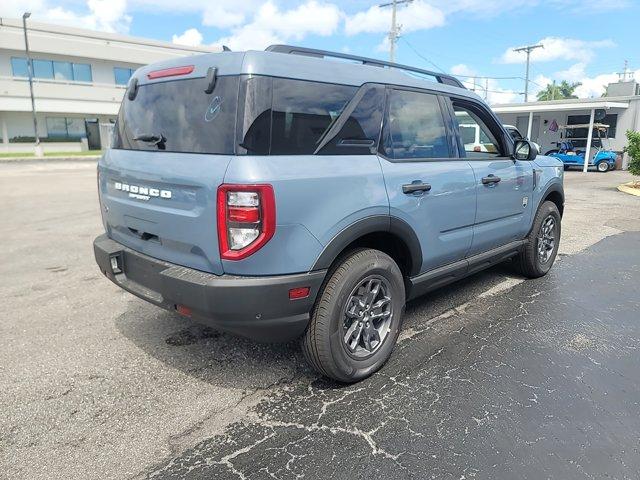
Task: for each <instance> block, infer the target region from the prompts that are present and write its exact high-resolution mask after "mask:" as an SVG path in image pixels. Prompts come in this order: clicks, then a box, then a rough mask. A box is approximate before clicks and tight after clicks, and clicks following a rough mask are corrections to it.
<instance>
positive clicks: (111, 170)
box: [99, 150, 231, 274]
mask: <svg viewBox="0 0 640 480" xmlns="http://www.w3.org/2000/svg"><path fill="white" fill-rule="evenodd" d="M230 159H231V157H230V156H224V155H215V156H205V155H198V154H184V153H168V152H163V153H160V154H158V153H156V152H145V151H130V150H110V151H108V152H107V153H106V154H105V156H104V157H103V159H102V160H101V162H100V165H99V172H100V177H99V178H100V185H99V188H100V194H101V203H102V215H103V221H104V224H105V229H106V231H107V234H108V235H109V237H111V238H112V239H113V240H115V241H117V242H119V243H122V244H123V245H125V246H127V247H129V248H132V249H133V250H136V251H139V252H142V253H145V254H147V255H150V256H152V257H155V258H158V259H161V260H165V261H167V262H171V263H176V264H178V265H183V266H187V267H190V268H195V269H198V270H202V271H206V272H211V273H215V274H222V264H221V262H220V253H219V249H218V235H217V230H216V201H215V199H216V190H217V187H218V185H219V184H221V183H222V179H223V177H224V173H225V170H226V168H227V165H228V163H229V161H230ZM132 190H133V191H132Z"/></svg>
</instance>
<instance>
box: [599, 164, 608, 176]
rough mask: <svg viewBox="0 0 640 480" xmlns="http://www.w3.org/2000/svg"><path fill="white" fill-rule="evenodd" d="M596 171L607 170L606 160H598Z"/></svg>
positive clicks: (602, 171)
mask: <svg viewBox="0 0 640 480" xmlns="http://www.w3.org/2000/svg"><path fill="white" fill-rule="evenodd" d="M597 168H598V171H599V172H601V173H604V172H607V171H608V170H609V163H608V162H600V163H599V164H598V165H597Z"/></svg>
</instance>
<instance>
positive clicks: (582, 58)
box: [501, 37, 615, 63]
mask: <svg viewBox="0 0 640 480" xmlns="http://www.w3.org/2000/svg"><path fill="white" fill-rule="evenodd" d="M537 44H540V45H543V46H544V48H536V49H535V50H533V51H532V52H531V62H549V61H552V60H576V61H579V62H584V63H586V62H588V61H590V60H591V59H592V58H593V54H594V50H596V49H598V48H607V47H613V46H615V44H614V42H613V41H611V40H595V41H591V40H578V39H574V38H561V37H545V38H543V39H542V40H540V41H539V42H537ZM515 48H518V47H509V48H507V50H505V52H504V53H503V54H502V57H501V61H502V62H503V63H524V62H525V61H526V59H527V56H526V54H525V53H524V52H516V51H514V49H515Z"/></svg>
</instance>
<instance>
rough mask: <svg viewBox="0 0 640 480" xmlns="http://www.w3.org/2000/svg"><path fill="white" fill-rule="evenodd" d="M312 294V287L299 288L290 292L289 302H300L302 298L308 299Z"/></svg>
mask: <svg viewBox="0 0 640 480" xmlns="http://www.w3.org/2000/svg"><path fill="white" fill-rule="evenodd" d="M310 292H311V288H310V287H297V288H292V289H291V290H289V300H298V299H300V298H307V297H308V296H309V293H310Z"/></svg>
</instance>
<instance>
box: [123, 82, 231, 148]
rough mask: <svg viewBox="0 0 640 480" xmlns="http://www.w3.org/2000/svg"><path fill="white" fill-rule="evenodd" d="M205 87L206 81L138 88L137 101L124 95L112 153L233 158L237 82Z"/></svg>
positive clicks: (167, 83)
mask: <svg viewBox="0 0 640 480" xmlns="http://www.w3.org/2000/svg"><path fill="white" fill-rule="evenodd" d="M205 88H206V80H205V79H204V78H192V79H187V80H174V81H169V82H157V83H151V84H147V85H140V86H139V87H138V93H137V95H136V97H135V99H134V100H129V99H128V97H127V95H125V99H124V101H123V102H122V105H121V107H120V113H119V114H118V121H117V126H116V132H115V135H114V147H113V148H119V149H125V150H152V151H167V152H181V153H213V154H233V153H234V144H235V123H236V107H237V104H238V77H237V76H222V77H219V78H218V80H217V82H216V85H215V88H214V90H213V92H212V93H210V94H207V93H205V91H204V90H205Z"/></svg>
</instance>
